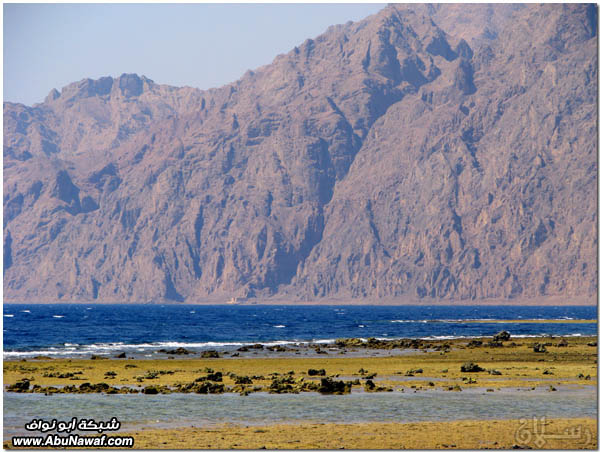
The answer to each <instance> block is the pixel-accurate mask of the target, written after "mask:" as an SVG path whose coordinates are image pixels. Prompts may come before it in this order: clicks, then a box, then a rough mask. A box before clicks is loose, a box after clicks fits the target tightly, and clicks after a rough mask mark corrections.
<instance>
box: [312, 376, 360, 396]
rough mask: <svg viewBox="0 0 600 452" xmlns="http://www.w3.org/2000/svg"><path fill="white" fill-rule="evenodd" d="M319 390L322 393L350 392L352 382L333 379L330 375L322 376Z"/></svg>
mask: <svg viewBox="0 0 600 452" xmlns="http://www.w3.org/2000/svg"><path fill="white" fill-rule="evenodd" d="M317 391H319V392H320V393H321V394H350V392H352V383H349V382H346V381H339V380H332V379H331V378H329V377H327V378H321V385H320V386H319V388H318V389H317Z"/></svg>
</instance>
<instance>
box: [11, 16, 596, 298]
mask: <svg viewBox="0 0 600 452" xmlns="http://www.w3.org/2000/svg"><path fill="white" fill-rule="evenodd" d="M456 8H457V5H448V6H444V5H436V6H435V7H429V6H425V5H415V7H413V6H412V5H391V6H388V7H386V8H385V9H384V10H382V11H381V12H380V13H378V14H376V15H373V16H370V17H369V18H367V19H365V20H363V21H360V22H356V23H349V24H346V25H338V26H333V27H330V28H329V29H328V30H327V31H326V32H325V33H324V34H322V35H320V36H319V37H317V38H315V39H308V40H306V41H305V42H304V43H302V44H301V45H299V46H297V47H296V48H294V49H292V50H291V51H290V52H288V53H287V54H282V55H279V56H277V57H276V58H275V60H274V61H273V63H271V64H270V65H266V66H262V67H260V68H258V69H256V70H253V71H248V72H246V74H244V76H243V77H242V78H241V79H239V80H237V81H235V82H233V83H230V84H227V85H224V86H222V87H220V88H214V89H210V90H198V89H195V88H190V87H182V88H176V87H171V86H168V85H158V84H155V83H154V82H153V81H152V80H151V79H149V78H146V77H144V76H141V77H140V76H137V75H135V74H123V75H122V76H120V77H118V78H112V77H103V78H101V79H99V80H90V79H85V80H82V81H80V82H76V83H73V84H70V85H68V86H67V87H65V88H63V89H62V91H61V92H60V93H59V92H58V91H57V90H52V91H51V92H50V93H49V95H48V96H47V98H46V100H45V101H44V102H43V103H41V104H36V105H35V106H33V107H25V106H22V105H19V104H11V103H5V104H4V118H5V119H4V125H5V135H4V174H5V180H4V192H5V196H4V212H5V214H4V226H5V227H4V244H5V253H4V263H5V270H4V294H5V299H6V300H13V301H29V300H30V299H42V300H46V301H78V300H85V301H96V302H100V301H105V302H107V301H113V302H114V301H138V302H142V301H159V302H164V301H172V302H184V301H185V302H195V301H201V300H209V301H210V300H214V301H223V300H226V299H228V298H229V297H250V298H255V299H271V300H277V299H280V300H281V299H293V300H301V301H302V300H303V301H310V300H313V299H314V300H323V301H326V300H328V299H330V300H331V299H334V298H340V297H341V298H344V299H368V300H374V301H377V300H389V299H392V300H393V299H398V300H400V299H402V300H414V301H415V302H426V301H434V300H438V299H442V300H485V299H537V298H540V297H542V298H543V297H562V298H564V299H567V298H569V297H578V298H582V297H583V298H586V297H595V295H596V292H597V281H596V272H595V267H596V261H595V255H596V254H595V251H596V249H597V238H596V237H597V231H596V215H597V212H596V209H595V206H594V205H593V202H591V200H593V199H595V192H594V191H593V189H595V184H596V180H597V176H596V172H597V158H596V155H595V149H596V147H597V146H596V144H597V139H596V135H595V127H596V126H595V122H596V119H597V118H596V112H595V105H596V103H597V92H596V87H595V84H594V83H592V82H591V81H593V80H595V79H596V74H597V70H596V66H597V61H596V54H595V49H596V46H597V42H596V40H597V37H596V25H595V24H596V21H597V19H596V10H595V7H594V6H593V5H588V6H586V5H562V6H561V8H560V11H557V9H554V10H553V9H552V8H550V7H544V6H526V7H521V6H513V5H506V6H499V7H494V8H492V9H490V6H489V5H481V6H478V7H477V6H472V7H466V6H465V5H461V7H460V9H459V10H460V11H462V12H463V13H465V14H464V17H466V18H467V19H465V20H470V21H471V22H468V23H467V25H466V26H463V27H462V28H463V29H464V36H460V35H459V34H458V33H457V30H458V29H460V28H461V27H460V26H457V24H456V20H455V22H451V20H450V19H452V18H453V17H455V16H456V13H457V11H456ZM591 9H593V14H591V13H590V11H591ZM592 16H593V17H592ZM590 17H591V18H590ZM437 23H440V24H442V25H441V26H438V25H437ZM548 24H550V25H548ZM441 27H443V28H441ZM445 30H448V31H445ZM540 30H541V31H540ZM533 31H536V33H533ZM450 32H452V33H450ZM540 99H545V101H544V102H540ZM516 118H519V120H517V119H516ZM582 141H583V143H582ZM375 175H376V176H375ZM572 179H574V180H575V183H572V182H570V181H571V180H572ZM577 203H579V205H577ZM557 204H558V205H560V206H561V209H558V207H557V206H556V205H557ZM563 209H564V212H563V211H562V210H563ZM109 245H110V246H109ZM499 269H500V270H499ZM32 270H34V271H33V272H32Z"/></svg>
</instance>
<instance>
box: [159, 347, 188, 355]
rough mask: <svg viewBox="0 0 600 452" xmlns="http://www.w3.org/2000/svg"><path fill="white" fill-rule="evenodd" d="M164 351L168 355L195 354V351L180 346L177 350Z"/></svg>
mask: <svg viewBox="0 0 600 452" xmlns="http://www.w3.org/2000/svg"><path fill="white" fill-rule="evenodd" d="M161 350H164V349H161ZM161 350H159V351H161ZM164 353H166V354H167V355H193V354H194V353H195V352H192V351H189V350H187V349H185V348H183V347H178V348H176V349H175V350H165V351H164Z"/></svg>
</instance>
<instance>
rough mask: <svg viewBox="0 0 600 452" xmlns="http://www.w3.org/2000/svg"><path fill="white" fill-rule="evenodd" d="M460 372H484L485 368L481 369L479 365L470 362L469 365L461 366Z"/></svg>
mask: <svg viewBox="0 0 600 452" xmlns="http://www.w3.org/2000/svg"><path fill="white" fill-rule="evenodd" d="M460 371H461V372H483V371H485V369H484V368H483V367H480V366H479V365H478V364H475V363H472V362H468V363H464V364H463V365H462V366H460Z"/></svg>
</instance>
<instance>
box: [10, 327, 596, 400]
mask: <svg viewBox="0 0 600 452" xmlns="http://www.w3.org/2000/svg"><path fill="white" fill-rule="evenodd" d="M508 337H509V338H508V339H506V336H503V335H502V334H498V335H496V336H495V337H494V338H479V339H472V338H470V339H452V340H423V339H403V340H389V341H384V340H378V339H374V338H371V339H369V340H367V341H363V340H360V339H338V340H337V341H336V342H335V343H333V344H328V345H320V346H315V345H312V346H301V345H300V346H295V347H293V348H292V352H291V353H292V354H290V347H281V346H275V347H271V349H265V348H262V349H261V352H262V354H261V355H260V357H255V356H253V353H254V349H252V347H250V348H248V347H240V351H238V352H236V353H232V354H228V355H219V354H218V353H217V352H215V353H214V354H213V353H206V352H204V353H203V354H201V355H189V354H185V349H175V350H166V352H165V354H164V355H165V358H164V359H145V360H142V359H123V358H113V359H47V358H45V357H39V359H33V360H21V361H5V362H4V383H5V390H7V391H12V392H43V393H61V392H68V393H87V392H104V393H124V392H144V393H147V394H156V393H169V392H197V393H215V392H217V393H220V392H240V393H242V394H249V393H251V392H255V391H266V392H306V391H323V385H325V386H327V385H328V384H330V383H331V382H335V381H342V382H347V383H352V386H351V388H348V389H347V390H346V389H344V390H343V391H341V392H342V393H345V392H350V391H356V390H359V391H360V390H363V391H384V390H385V391H388V390H391V391H401V390H460V389H461V388H464V387H470V388H475V387H483V388H487V389H491V390H494V389H498V388H503V387H520V388H530V389H534V388H536V387H544V388H546V389H548V388H551V387H552V388H557V387H560V386H561V385H567V384H568V385H571V384H572V385H595V384H596V381H597V372H596V367H597V342H596V338H595V337H569V338H560V337H544V338H539V337H538V338H510V336H508ZM352 351H359V352H361V356H347V354H351V353H352ZM384 351H390V352H392V351H395V352H397V353H396V354H393V355H392V354H390V355H387V356H376V355H375V354H376V353H381V352H384ZM168 352H172V353H168ZM315 353H316V354H315ZM282 355H285V356H282ZM190 356H193V357H190ZM201 356H205V357H204V358H202V357H201ZM207 356H213V357H207ZM217 356H220V357H219V358H217ZM223 356H227V358H224V357H223ZM93 358H98V357H93ZM469 364H473V365H474V366H476V367H469ZM465 366H466V367H465ZM465 369H474V370H466V371H465Z"/></svg>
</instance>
